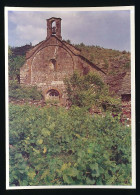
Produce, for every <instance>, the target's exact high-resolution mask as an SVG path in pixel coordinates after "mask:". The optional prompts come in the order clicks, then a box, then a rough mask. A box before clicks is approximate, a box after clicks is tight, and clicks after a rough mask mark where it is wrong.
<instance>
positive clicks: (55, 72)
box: [20, 17, 131, 121]
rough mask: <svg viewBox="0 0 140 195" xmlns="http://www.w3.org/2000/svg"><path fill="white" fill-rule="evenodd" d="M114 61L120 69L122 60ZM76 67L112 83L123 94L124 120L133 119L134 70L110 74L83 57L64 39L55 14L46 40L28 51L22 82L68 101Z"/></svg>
mask: <svg viewBox="0 0 140 195" xmlns="http://www.w3.org/2000/svg"><path fill="white" fill-rule="evenodd" d="M112 63H113V64H114V67H115V68H116V69H118V66H119V65H120V64H121V62H119V64H117V65H116V64H115V62H114V61H113V62H112ZM112 67H113V65H112ZM74 71H77V72H79V73H80V74H87V73H88V72H89V71H92V72H98V74H100V75H101V77H102V78H103V80H104V81H105V82H106V83H107V84H108V85H109V87H110V91H114V92H115V94H118V95H119V96H120V97H122V112H123V116H122V118H123V120H125V119H127V120H129V121H130V120H131V98H130V97H131V75H130V71H128V72H127V73H118V74H116V75H106V74H105V72H104V71H103V69H100V68H99V67H97V66H96V65H95V64H93V63H92V62H91V61H89V60H88V59H86V58H85V57H83V56H82V55H81V52H80V50H78V49H77V48H75V47H74V46H73V45H71V44H69V43H68V42H66V41H63V40H62V36H61V18H54V17H52V18H50V19H48V20H47V37H46V40H44V41H42V42H40V43H38V44H37V45H35V46H34V47H32V48H31V49H30V50H29V51H28V52H27V53H26V62H25V64H24V65H23V66H22V67H21V69H20V84H21V85H26V86H28V85H29V86H34V85H36V86H37V87H38V88H39V89H40V90H41V91H42V94H43V96H44V99H45V100H57V101H59V103H60V104H61V105H66V104H67V94H66V88H65V85H64V79H65V78H68V77H70V76H71V75H72V74H73V73H74ZM116 71H117V70H116Z"/></svg>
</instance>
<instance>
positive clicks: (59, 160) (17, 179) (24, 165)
mask: <svg viewBox="0 0 140 195" xmlns="http://www.w3.org/2000/svg"><path fill="white" fill-rule="evenodd" d="M9 122H10V124H9V126H10V130H9V138H10V186H31V185H33V186H38V185H131V151H130V150H131V145H130V144H131V130H130V128H129V127H126V126H122V125H121V124H120V122H119V119H118V118H117V117H116V118H113V117H112V116H111V115H110V114H107V115H106V116H105V117H101V116H96V115H94V116H93V115H90V114H88V113H87V112H86V111H85V110H84V109H83V108H79V107H76V106H72V108H71V109H70V110H68V111H66V110H65V109H64V108H55V107H50V108H45V107H44V108H38V107H33V106H32V107H30V106H27V105H24V106H23V105H22V106H18V105H10V106H9Z"/></svg>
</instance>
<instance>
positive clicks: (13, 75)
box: [8, 46, 25, 82]
mask: <svg viewBox="0 0 140 195" xmlns="http://www.w3.org/2000/svg"><path fill="white" fill-rule="evenodd" d="M24 62H25V56H19V55H18V56H14V55H13V54H12V50H11V47H10V46H9V47H8V67H9V70H8V71H9V77H10V79H12V80H17V81H18V82H19V80H20V68H21V66H22V65H23V64H24Z"/></svg>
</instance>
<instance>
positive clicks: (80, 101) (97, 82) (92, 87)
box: [65, 72, 121, 113]
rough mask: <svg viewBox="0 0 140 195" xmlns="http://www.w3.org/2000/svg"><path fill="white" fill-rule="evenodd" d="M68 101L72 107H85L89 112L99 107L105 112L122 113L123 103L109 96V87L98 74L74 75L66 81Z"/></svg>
mask: <svg viewBox="0 0 140 195" xmlns="http://www.w3.org/2000/svg"><path fill="white" fill-rule="evenodd" d="M65 84H66V90H67V94H68V100H69V101H70V102H71V104H72V105H76V106H79V107H85V108H86V109H87V110H89V109H90V108H92V107H94V106H97V107H98V108H102V109H103V110H104V111H107V110H109V111H113V112H117V113H118V112H120V111H121V101H120V99H118V98H116V97H112V96H111V95H110V94H109V89H108V87H107V85H105V84H104V82H103V81H102V79H101V77H100V76H99V75H98V74H95V73H94V74H93V73H91V72H90V73H89V74H87V75H85V76H80V74H78V73H76V72H75V73H74V74H73V75H72V77H71V78H70V79H65Z"/></svg>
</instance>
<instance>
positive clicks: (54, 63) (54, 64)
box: [50, 59, 56, 71]
mask: <svg viewBox="0 0 140 195" xmlns="http://www.w3.org/2000/svg"><path fill="white" fill-rule="evenodd" d="M50 69H51V70H54V71H56V60H55V59H51V60H50Z"/></svg>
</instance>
